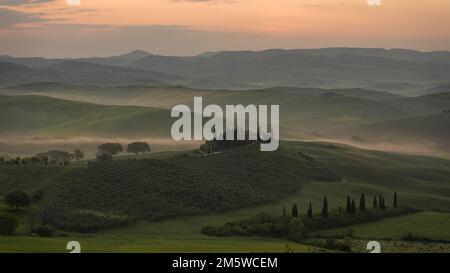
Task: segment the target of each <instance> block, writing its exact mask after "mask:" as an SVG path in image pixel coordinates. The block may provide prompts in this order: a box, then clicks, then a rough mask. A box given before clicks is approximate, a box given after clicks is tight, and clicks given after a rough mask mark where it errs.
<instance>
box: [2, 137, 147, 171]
mask: <svg viewBox="0 0 450 273" xmlns="http://www.w3.org/2000/svg"><path fill="white" fill-rule="evenodd" d="M126 151H127V153H133V154H136V155H137V154H139V153H142V154H145V153H147V152H150V151H151V148H150V145H149V144H148V143H146V142H132V143H129V144H128V145H127V149H126ZM122 152H123V147H122V145H121V144H120V143H104V144H101V145H99V146H98V147H97V154H96V158H97V160H108V159H112V158H113V157H114V156H116V155H118V154H120V153H122ZM84 158H85V154H84V152H83V151H81V150H80V149H75V150H74V151H72V152H68V151H61V150H51V151H48V152H44V153H38V154H36V155H34V156H32V157H22V158H21V157H15V158H10V157H7V156H2V157H0V165H59V166H67V165H69V164H70V163H71V162H74V161H76V162H79V161H80V160H82V159H84Z"/></svg>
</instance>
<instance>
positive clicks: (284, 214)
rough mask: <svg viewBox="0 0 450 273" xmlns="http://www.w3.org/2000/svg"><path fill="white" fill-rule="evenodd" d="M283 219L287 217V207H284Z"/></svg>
mask: <svg viewBox="0 0 450 273" xmlns="http://www.w3.org/2000/svg"><path fill="white" fill-rule="evenodd" d="M283 217H286V206H284V205H283Z"/></svg>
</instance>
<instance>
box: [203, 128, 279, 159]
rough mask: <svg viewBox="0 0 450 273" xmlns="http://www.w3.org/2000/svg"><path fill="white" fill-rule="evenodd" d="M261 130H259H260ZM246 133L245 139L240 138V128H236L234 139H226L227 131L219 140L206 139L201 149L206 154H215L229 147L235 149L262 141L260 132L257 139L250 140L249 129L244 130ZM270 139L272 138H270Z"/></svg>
mask: <svg viewBox="0 0 450 273" xmlns="http://www.w3.org/2000/svg"><path fill="white" fill-rule="evenodd" d="M258 131H259V130H258ZM243 134H244V135H245V140H238V130H237V129H235V130H234V137H233V140H226V139H227V138H226V132H225V133H224V134H223V136H222V139H221V140H219V139H218V138H217V137H215V138H214V139H213V140H211V141H205V143H204V144H202V145H201V146H200V148H199V150H200V151H201V152H203V153H206V154H214V153H217V152H223V151H226V150H229V149H234V148H238V147H242V146H245V145H249V144H255V143H261V142H263V140H262V139H261V137H260V135H259V132H258V134H257V140H249V134H250V133H249V131H245V132H243ZM269 141H270V140H269Z"/></svg>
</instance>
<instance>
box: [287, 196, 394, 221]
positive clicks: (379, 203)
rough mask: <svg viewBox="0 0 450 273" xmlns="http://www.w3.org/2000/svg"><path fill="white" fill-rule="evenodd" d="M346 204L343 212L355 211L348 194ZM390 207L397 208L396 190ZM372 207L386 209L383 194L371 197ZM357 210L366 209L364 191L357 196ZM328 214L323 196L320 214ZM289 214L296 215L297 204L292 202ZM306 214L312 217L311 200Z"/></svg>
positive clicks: (324, 216) (350, 212)
mask: <svg viewBox="0 0 450 273" xmlns="http://www.w3.org/2000/svg"><path fill="white" fill-rule="evenodd" d="M346 203H347V205H346V209H345V212H346V213H349V214H355V213H356V202H355V200H354V199H351V198H350V196H347V202H346ZM392 207H393V208H394V209H397V208H398V197H397V192H394V198H393V201H392ZM373 208H374V209H380V210H383V211H385V210H386V204H385V199H384V196H383V195H381V194H380V195H379V196H378V198H377V197H376V196H375V197H374V198H373ZM359 211H360V212H365V211H366V196H365V194H364V193H361V196H360V198H359ZM338 212H339V213H342V207H339V209H338ZM328 214H329V210H328V199H327V197H326V196H325V197H324V198H323V203H322V210H321V213H320V215H321V216H322V217H323V218H328ZM291 215H292V217H298V206H297V204H294V205H293V206H292V210H291ZM283 216H286V207H285V206H283ZM306 216H307V218H312V216H313V209H312V204H311V201H310V202H309V206H308V209H307V210H306Z"/></svg>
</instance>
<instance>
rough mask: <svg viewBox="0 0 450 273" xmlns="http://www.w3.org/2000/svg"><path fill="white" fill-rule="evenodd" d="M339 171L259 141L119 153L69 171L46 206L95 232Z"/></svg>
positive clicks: (230, 203)
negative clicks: (189, 150)
mask: <svg viewBox="0 0 450 273" xmlns="http://www.w3.org/2000/svg"><path fill="white" fill-rule="evenodd" d="M317 179H321V180H324V181H337V180H338V179H339V178H338V177H337V176H336V175H335V174H334V173H333V172H331V171H329V170H327V169H326V168H325V167H324V166H323V165H322V164H320V163H318V162H314V161H310V160H308V159H305V158H303V157H301V156H300V155H298V154H297V155H295V154H289V153H286V152H284V151H283V150H282V151H280V152H276V153H261V152H260V151H259V147H257V145H250V146H247V147H243V148H238V149H235V150H231V151H227V152H224V153H221V154H217V155H214V156H210V157H197V156H188V155H184V156H177V157H173V158H169V159H161V160H153V159H141V160H114V161H113V162H103V163H102V162H100V163H92V164H91V165H90V166H89V167H88V168H87V169H83V170H76V171H74V172H73V174H71V175H70V174H69V175H65V177H64V182H63V183H61V184H60V185H59V186H58V187H57V189H56V190H55V192H54V194H52V196H50V197H49V201H48V205H47V210H48V213H49V214H50V217H51V222H52V223H53V224H54V225H55V226H57V227H60V228H62V229H69V230H77V231H95V230H97V229H101V228H105V227H109V226H114V225H120V224H123V223H124V222H128V221H131V220H133V219H147V220H160V219H165V218H172V217H176V216H186V215H192V214H200V213H203V214H204V213H208V212H221V211H227V210H231V209H237V208H244V207H250V206H255V205H258V204H264V203H268V202H272V201H275V200H277V199H280V198H282V197H284V196H286V195H288V194H289V193H292V192H295V191H297V190H298V189H299V188H300V186H301V185H302V183H304V182H306V181H309V180H317Z"/></svg>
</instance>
